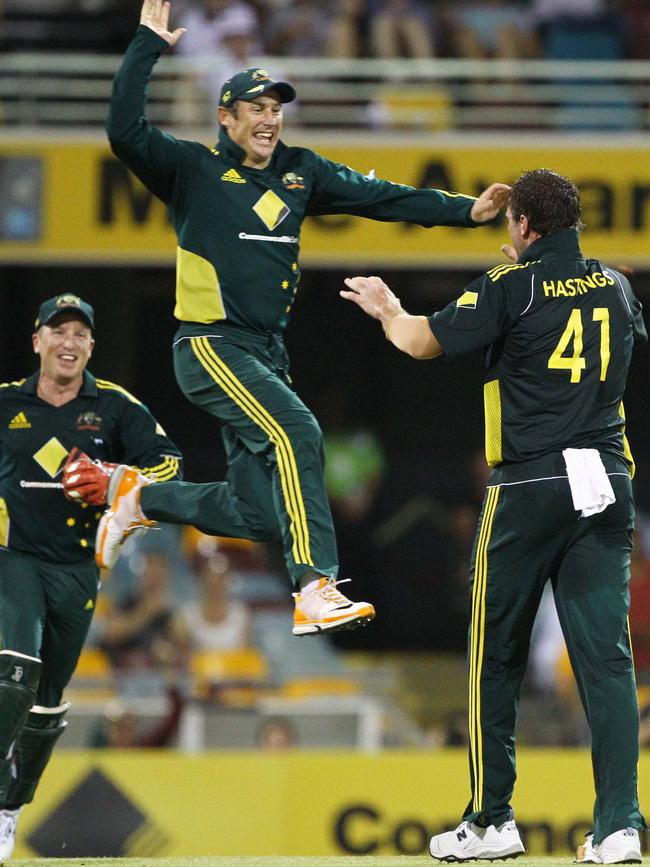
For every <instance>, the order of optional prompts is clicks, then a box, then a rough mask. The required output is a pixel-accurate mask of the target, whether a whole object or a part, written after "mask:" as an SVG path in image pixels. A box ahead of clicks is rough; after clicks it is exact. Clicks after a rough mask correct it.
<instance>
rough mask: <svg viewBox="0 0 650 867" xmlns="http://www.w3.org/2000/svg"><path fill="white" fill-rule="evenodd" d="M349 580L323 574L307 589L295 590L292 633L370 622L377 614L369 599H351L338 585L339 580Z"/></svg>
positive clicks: (306, 633)
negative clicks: (298, 591) (300, 591)
mask: <svg viewBox="0 0 650 867" xmlns="http://www.w3.org/2000/svg"><path fill="white" fill-rule="evenodd" d="M349 580H350V579H349V578H344V579H343V580H342V581H336V580H335V579H334V578H321V579H320V581H319V582H318V584H317V585H316V586H315V587H314V588H313V589H312V590H309V591H308V592H307V593H294V594H293V598H294V599H295V600H296V607H295V609H294V613H293V630H292V631H293V634H294V635H310V634H314V633H318V632H334V631H335V630H337V629H354V628H355V627H356V626H365V625H366V623H370V621H371V620H373V619H374V617H375V609H374V607H373V606H372V605H371V604H370V603H369V602H352V601H350V599H348V598H347V596H344V595H343V594H342V593H341V592H340V591H339V590H337V589H336V585H337V584H342V583H343V582H344V581H349Z"/></svg>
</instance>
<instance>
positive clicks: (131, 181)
mask: <svg viewBox="0 0 650 867" xmlns="http://www.w3.org/2000/svg"><path fill="white" fill-rule="evenodd" d="M153 200H154V196H153V193H150V192H149V190H147V189H146V188H145V187H143V186H142V184H140V183H139V182H138V181H136V179H135V177H134V175H132V174H131V172H130V171H129V170H128V169H127V168H126V166H123V165H122V163H120V162H119V161H118V160H115V159H110V158H107V159H103V160H102V161H101V183H100V194H99V222H100V223H103V224H110V223H115V222H116V221H117V220H118V219H120V218H123V214H122V213H121V212H119V213H118V207H119V208H122V207H123V205H124V204H126V206H127V207H128V209H129V211H130V216H131V219H132V220H133V222H134V223H138V224H140V223H145V222H146V221H147V219H148V218H149V212H150V210H151V205H152V203H153Z"/></svg>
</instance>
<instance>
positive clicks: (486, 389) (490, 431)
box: [483, 379, 502, 467]
mask: <svg viewBox="0 0 650 867" xmlns="http://www.w3.org/2000/svg"><path fill="white" fill-rule="evenodd" d="M483 406H484V411H485V459H486V460H487V462H488V466H490V467H494V466H496V465H497V464H500V463H501V461H502V456H501V391H500V390H499V380H498V379H493V380H492V381H491V382H486V383H485V385H484V386H483Z"/></svg>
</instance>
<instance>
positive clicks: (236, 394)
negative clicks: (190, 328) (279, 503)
mask: <svg viewBox="0 0 650 867" xmlns="http://www.w3.org/2000/svg"><path fill="white" fill-rule="evenodd" d="M190 345H191V346H192V350H193V351H194V354H195V355H196V357H197V358H198V360H199V362H200V364H201V365H202V367H203V368H204V369H205V370H206V371H207V373H208V374H209V375H210V376H211V377H212V379H214V381H215V382H216V383H217V385H218V386H219V387H220V388H221V389H222V390H223V391H224V392H225V393H226V394H227V395H228V396H229V397H230V398H231V400H233V401H234V403H235V404H236V405H237V406H238V407H239V408H240V409H241V410H242V412H244V413H245V415H246V416H248V418H250V419H251V421H253V422H254V423H255V424H256V425H257V426H258V427H259V428H261V430H263V431H264V433H265V434H266V435H267V437H268V438H269V441H270V442H271V443H272V444H273V446H274V447H275V453H276V459H277V464H278V471H279V474H280V483H281V487H282V494H283V496H284V501H285V507H286V510H287V515H288V516H289V531H290V533H291V538H292V540H293V547H292V554H293V557H294V560H295V561H296V562H297V563H305V564H307V565H309V566H313V565H314V564H313V562H312V559H311V550H310V542H309V528H308V525H307V517H306V511H305V504H304V500H303V496H302V490H301V487H300V479H299V476H298V468H297V465H296V459H295V455H294V453H293V448H292V446H291V442H290V440H289V437H288V436H287V434H286V432H285V431H284V430H283V429H282V427H281V426H280V425H279V424H278V422H277V421H276V419H274V418H273V416H272V415H271V414H270V413H269V412H268V411H267V410H266V409H265V407H264V406H262V404H261V403H259V401H258V400H257V399H256V398H255V397H254V396H253V395H252V394H251V393H250V391H248V390H247V389H246V387H245V386H244V385H243V383H242V382H241V381H240V380H239V379H238V378H237V377H236V376H235V374H234V373H233V371H232V370H231V369H230V368H229V367H228V366H227V365H226V364H225V363H224V361H223V360H222V359H221V358H219V356H218V355H217V354H216V353H215V351H214V349H213V348H212V346H211V345H210V342H209V340H208V338H206V337H192V338H190Z"/></svg>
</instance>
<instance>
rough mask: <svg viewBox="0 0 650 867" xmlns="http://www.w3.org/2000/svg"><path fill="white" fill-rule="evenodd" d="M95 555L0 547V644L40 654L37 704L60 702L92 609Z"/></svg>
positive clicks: (17, 651) (32, 653) (95, 587)
mask: <svg viewBox="0 0 650 867" xmlns="http://www.w3.org/2000/svg"><path fill="white" fill-rule="evenodd" d="M98 586H99V571H98V569H97V567H96V566H95V563H94V561H93V560H88V561H83V562H81V563H49V562H46V561H45V560H41V559H39V558H38V557H32V556H30V555H29V554H22V553H20V552H18V551H8V550H6V549H5V550H1V551H0V649H2V650H9V651H12V652H14V653H22V654H24V655H26V656H31V657H34V658H36V659H40V660H41V666H42V668H41V674H40V680H39V684H38V690H37V693H36V704H37V705H41V706H42V707H48V708H52V707H58V706H59V705H60V704H61V697H62V695H63V690H64V689H65V687H66V685H67V684H68V681H69V680H70V678H71V677H72V675H73V673H74V670H75V667H76V665H77V661H78V659H79V654H80V653H81V649H82V647H83V644H84V641H85V640H86V635H87V634H88V629H89V627H90V621H91V620H92V616H93V613H94V611H95V602H96V599H97V588H98Z"/></svg>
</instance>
